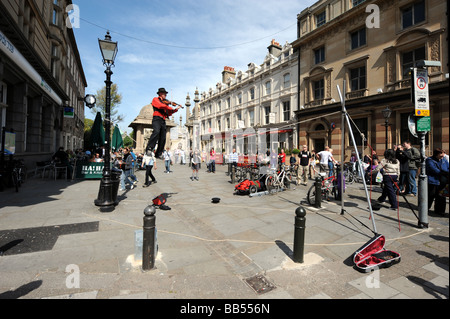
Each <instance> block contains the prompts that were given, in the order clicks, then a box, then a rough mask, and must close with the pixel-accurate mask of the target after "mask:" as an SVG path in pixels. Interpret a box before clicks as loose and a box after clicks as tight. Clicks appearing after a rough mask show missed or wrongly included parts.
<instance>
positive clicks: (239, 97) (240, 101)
mask: <svg viewBox="0 0 450 319" xmlns="http://www.w3.org/2000/svg"><path fill="white" fill-rule="evenodd" d="M237 100H238V105H241V104H242V93H239V94H238V96H237Z"/></svg>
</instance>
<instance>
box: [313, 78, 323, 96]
mask: <svg viewBox="0 0 450 319" xmlns="http://www.w3.org/2000/svg"><path fill="white" fill-rule="evenodd" d="M324 87H325V85H324V80H323V79H321V80H318V81H314V82H313V90H314V100H323V98H324V97H325V94H324Z"/></svg>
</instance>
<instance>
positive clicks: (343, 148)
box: [338, 81, 346, 215]
mask: <svg viewBox="0 0 450 319" xmlns="http://www.w3.org/2000/svg"><path fill="white" fill-rule="evenodd" d="M345 87H346V82H345V81H344V96H345ZM341 117H342V118H341V148H342V150H341V170H340V171H341V176H340V178H341V181H340V182H341V183H340V184H341V185H340V188H339V187H338V191H339V193H340V195H341V215H344V212H345V209H344V192H345V187H344V185H345V178H344V162H345V98H344V101H342V115H341Z"/></svg>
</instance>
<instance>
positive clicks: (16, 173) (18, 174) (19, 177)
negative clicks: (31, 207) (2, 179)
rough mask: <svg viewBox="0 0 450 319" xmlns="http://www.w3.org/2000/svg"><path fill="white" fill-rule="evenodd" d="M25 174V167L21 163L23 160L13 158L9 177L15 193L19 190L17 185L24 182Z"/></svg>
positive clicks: (19, 185)
mask: <svg viewBox="0 0 450 319" xmlns="http://www.w3.org/2000/svg"><path fill="white" fill-rule="evenodd" d="M26 175H27V173H26V167H25V165H24V163H23V160H14V161H13V169H12V172H11V177H12V183H13V186H14V188H15V189H16V193H17V192H19V187H21V186H22V184H23V183H24V182H25V178H26Z"/></svg>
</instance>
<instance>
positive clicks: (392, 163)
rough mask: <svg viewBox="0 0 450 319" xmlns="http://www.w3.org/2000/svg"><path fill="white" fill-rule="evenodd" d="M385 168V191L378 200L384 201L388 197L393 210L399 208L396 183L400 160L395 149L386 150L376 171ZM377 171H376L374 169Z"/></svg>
mask: <svg viewBox="0 0 450 319" xmlns="http://www.w3.org/2000/svg"><path fill="white" fill-rule="evenodd" d="M380 170H383V184H384V187H383V193H382V194H381V196H380V198H378V202H380V203H383V202H384V201H385V200H386V197H387V198H388V199H389V203H390V204H391V207H390V208H391V209H392V210H397V209H398V202H397V195H396V194H397V192H396V186H395V184H396V183H397V181H398V176H399V175H400V162H399V161H398V160H397V159H396V158H395V152H394V150H391V149H390V150H386V152H384V159H382V160H381V163H380V165H378V167H377V169H376V171H380ZM374 172H375V171H374Z"/></svg>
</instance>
